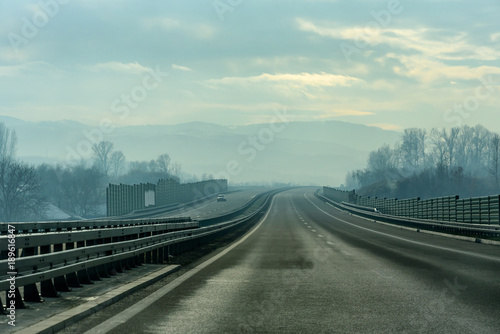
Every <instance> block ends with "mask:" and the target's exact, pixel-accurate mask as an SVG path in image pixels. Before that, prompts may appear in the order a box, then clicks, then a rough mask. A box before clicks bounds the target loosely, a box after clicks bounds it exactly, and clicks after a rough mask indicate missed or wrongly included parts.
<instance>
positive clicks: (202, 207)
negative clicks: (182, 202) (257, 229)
mask: <svg viewBox="0 0 500 334" xmlns="http://www.w3.org/2000/svg"><path fill="white" fill-rule="evenodd" d="M269 190H271V189H267V188H257V189H245V190H241V191H234V192H230V193H227V194H226V198H227V201H225V202H217V199H216V198H215V197H213V198H210V199H207V200H204V201H202V202H200V203H197V204H194V205H189V206H186V207H183V208H181V209H178V210H175V211H170V212H167V213H162V214H159V215H157V217H162V218H163V217H172V218H173V217H191V218H192V219H195V220H203V219H209V218H214V217H218V216H222V215H225V214H228V213H230V212H232V211H235V210H237V209H239V208H241V207H243V206H244V205H245V204H246V203H248V202H249V201H250V200H252V199H253V198H254V197H255V196H257V195H259V194H261V193H264V192H266V191H269Z"/></svg>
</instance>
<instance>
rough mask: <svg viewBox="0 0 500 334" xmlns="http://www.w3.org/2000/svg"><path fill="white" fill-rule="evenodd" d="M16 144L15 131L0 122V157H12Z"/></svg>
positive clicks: (14, 153)
mask: <svg viewBox="0 0 500 334" xmlns="http://www.w3.org/2000/svg"><path fill="white" fill-rule="evenodd" d="M16 145H17V136H16V132H15V131H11V130H10V129H9V128H7V127H6V126H5V124H3V123H0V159H13V158H14V156H15V155H16Z"/></svg>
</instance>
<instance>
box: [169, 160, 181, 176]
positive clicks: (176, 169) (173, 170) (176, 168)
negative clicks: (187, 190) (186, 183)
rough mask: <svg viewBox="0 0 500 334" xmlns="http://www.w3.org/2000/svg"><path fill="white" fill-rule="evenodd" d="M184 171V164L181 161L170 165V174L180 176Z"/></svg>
mask: <svg viewBox="0 0 500 334" xmlns="http://www.w3.org/2000/svg"><path fill="white" fill-rule="evenodd" d="M181 173H182V164H181V163H180V162H174V163H172V165H171V167H170V174H172V175H173V176H175V177H177V178H180V177H181Z"/></svg>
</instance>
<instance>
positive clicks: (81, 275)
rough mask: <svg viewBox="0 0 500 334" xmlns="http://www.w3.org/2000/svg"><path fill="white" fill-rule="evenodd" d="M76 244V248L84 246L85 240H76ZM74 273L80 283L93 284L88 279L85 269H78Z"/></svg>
mask: <svg viewBox="0 0 500 334" xmlns="http://www.w3.org/2000/svg"><path fill="white" fill-rule="evenodd" d="M76 245H77V248H85V241H78V242H77V243H76ZM76 274H77V275H78V280H79V281H80V283H81V284H94V283H93V282H92V281H91V280H90V277H89V273H88V271H87V269H82V270H78V271H77V273H76Z"/></svg>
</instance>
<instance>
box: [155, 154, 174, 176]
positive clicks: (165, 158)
mask: <svg viewBox="0 0 500 334" xmlns="http://www.w3.org/2000/svg"><path fill="white" fill-rule="evenodd" d="M170 161H171V160H170V156H169V155H168V154H166V153H165V154H162V155H160V156H158V158H157V159H156V166H157V168H158V171H159V172H162V173H170Z"/></svg>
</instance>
